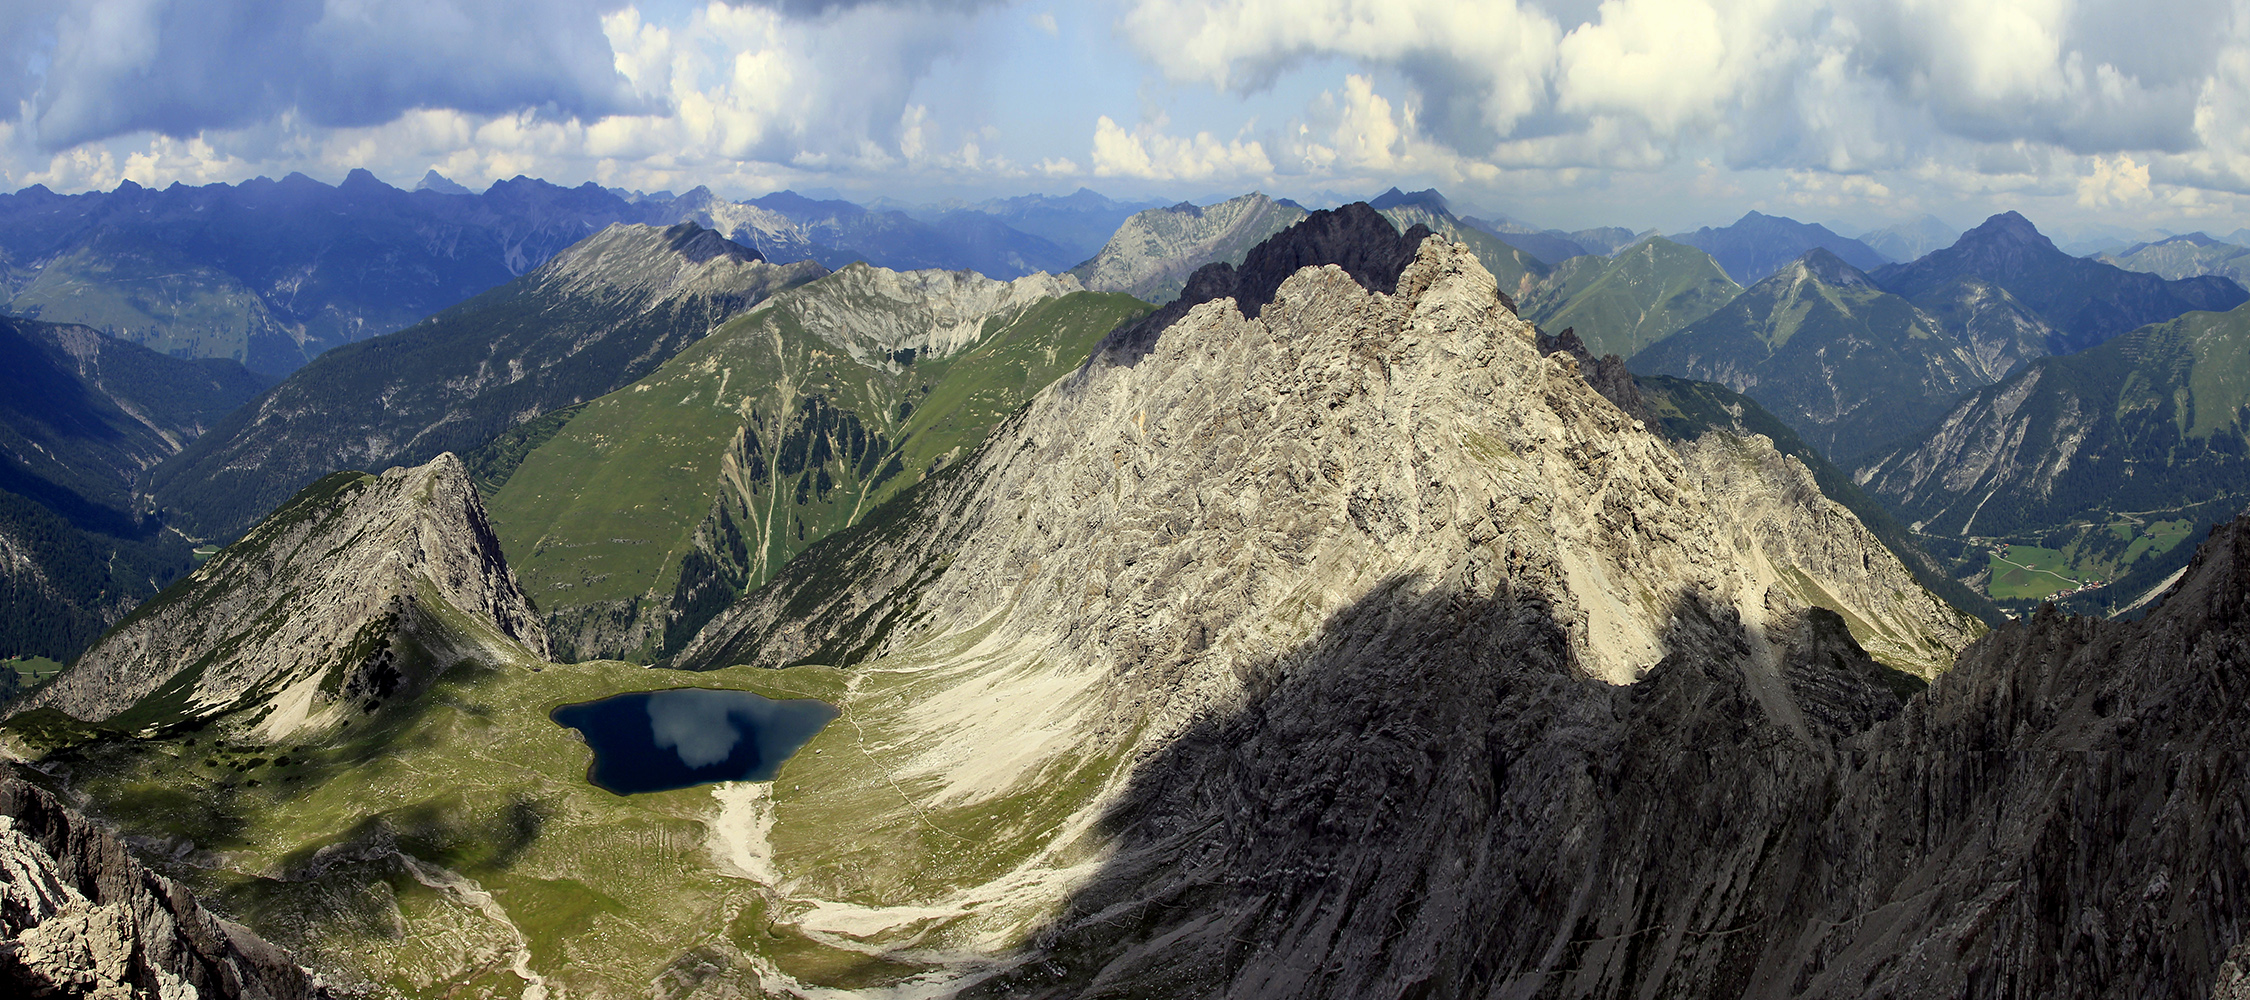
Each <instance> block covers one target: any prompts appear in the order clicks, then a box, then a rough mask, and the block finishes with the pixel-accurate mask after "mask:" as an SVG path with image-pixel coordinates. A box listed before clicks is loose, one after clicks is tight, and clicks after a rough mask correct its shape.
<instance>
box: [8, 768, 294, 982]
mask: <svg viewBox="0 0 2250 1000" xmlns="http://www.w3.org/2000/svg"><path fill="white" fill-rule="evenodd" d="M0 986H4V987H5V988H6V989H7V991H8V992H9V993H10V995H13V996H19V997H44V996H69V997H92V998H100V1000H131V998H137V997H150V998H162V1000H185V998H189V997H196V998H203V1000H299V998H306V997H314V996H325V995H326V993H325V991H324V990H322V989H321V988H320V987H319V986H318V985H317V984H316V983H315V981H314V980H313V978H312V976H310V975H309V974H307V973H306V972H305V970H304V969H302V968H299V967H298V966H297V964H296V963H295V962H293V961H291V960H290V959H289V956H288V955H286V954H284V953H283V952H282V951H281V950H280V949H278V948H275V947H274V946H272V945H270V944H267V943H266V942H265V941H264V940H262V939H260V938H259V937H258V936H257V935H256V934H253V933H251V932H250V931H249V930H248V929H247V928H244V927H241V926H239V925H236V924H230V923H227V922H225V921H222V920H219V919H217V918H216V917H213V916H212V915H211V914H210V913H208V912H206V911H205V910H204V909H203V908H202V907H201V906H199V905H197V904H196V901H195V897H194V896H192V895H189V894H188V892H187V890H185V889H183V888H181V887H179V886H178V885H175V884H174V883H173V882H172V881H171V880H170V879H167V878H165V877H163V876H161V875H158V874H156V873H154V872H151V871H149V870H148V869H146V868H143V867H141V865H140V863H139V862H136V861H134V860H133V859H132V857H131V856H130V855H128V854H127V853H126V852H125V847H124V845H123V844H120V843H119V842H118V841H117V839H116V838H114V837H112V836H110V835H109V834H108V833H106V832H104V831H102V830H101V829H100V828H99V827H96V826H94V825H93V824H92V823H91V822H89V821H88V820H87V819H86V817H84V816H82V815H79V814H78V813H76V812H74V811H72V810H71V809H69V808H68V807H66V806H64V805H63V804H62V803H60V802H58V801H56V799H55V798H54V796H52V795H49V794H48V793H47V792H45V791H43V790H41V789H40V788H38V787H37V786H34V785H32V784H30V783H29V782H26V781H24V780H22V779H20V778H17V777H14V776H12V775H11V776H5V777H0Z"/></svg>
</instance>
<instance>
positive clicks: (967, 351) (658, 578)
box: [492, 264, 1145, 662]
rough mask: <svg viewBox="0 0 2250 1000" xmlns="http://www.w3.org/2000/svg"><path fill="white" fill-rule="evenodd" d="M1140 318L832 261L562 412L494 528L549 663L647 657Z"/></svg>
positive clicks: (952, 452)
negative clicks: (551, 646) (541, 626)
mask: <svg viewBox="0 0 2250 1000" xmlns="http://www.w3.org/2000/svg"><path fill="white" fill-rule="evenodd" d="M1144 309H1145V307H1144V306H1143V305H1142V304H1141V303H1139V302H1137V301H1134V300H1132V299H1130V298H1129V297H1126V296H1123V295H1118V294H1115V293H1088V292H1086V291H1084V290H1083V289H1081V288H1080V286H1079V284H1078V280H1077V279H1076V278H1073V277H1071V276H1069V275H1048V274H1043V273H1042V274H1033V275H1027V276H1025V277H1021V278H1017V279H1015V280H1013V281H998V280H995V279H992V278H987V277H984V276H983V275H980V274H977V273H975V272H971V271H908V272H899V271H891V270H886V269H883V268H877V267H870V266H867V265H864V264H855V265H851V266H848V267H845V268H844V269H842V270H840V271H837V272H835V273H833V274H830V275H827V276H825V277H822V278H820V279H819V280H817V281H813V282H810V283H807V284H805V285H802V286H799V287H796V288H793V289H790V290H788V291H785V292H783V293H781V294H779V295H776V296H775V297H773V298H771V299H768V300H766V301H765V302H763V303H760V304H759V305H758V306H757V307H755V308H753V309H751V310H749V311H748V312H747V313H746V314H744V315H742V316H740V317H737V318H736V319H735V320H733V321H730V322H729V323H727V324H725V325H723V326H722V327H721V328H720V329H719V330H718V331H716V332H714V333H713V334H712V335H710V336H709V337H707V338H705V339H704V340H703V341H701V342H699V343H698V344H696V345H695V346H694V347H693V348H691V349H689V350H687V351H684V352H683V353H681V354H680V355H679V356H677V357H675V358H673V359H671V360H670V361H668V362H667V363H666V364H664V365H663V366H662V367H661V368H659V369H658V370H657V371H656V372H654V373H652V374H650V375H649V376H647V377H646V378H643V379H641V380H639V381H637V382H635V383H634V384H633V385H632V386H631V387H629V388H627V389H625V390H623V391H620V392H617V393H614V394H612V395H610V396H607V397H604V398H602V399H600V400H597V401H595V402H593V403H591V404H589V405H588V406H587V407H585V408H584V410H583V411H582V412H580V413H578V414H577V415H574V416H572V417H571V418H570V420H569V423H568V424H567V425H565V426H563V427H562V428H560V429H559V430H558V431H557V432H555V434H554V436H553V437H552V438H550V439H548V440H547V441H546V442H544V443H542V444H540V445H539V446H538V447H537V448H535V449H533V450H531V451H530V453H529V454H527V455H526V456H525V457H524V459H523V463H522V466H521V473H520V475H518V476H516V477H515V478H511V479H510V480H509V481H508V483H507V484H505V485H504V486H502V487H501V488H500V489H499V490H497V491H496V492H495V494H494V495H493V498H492V510H493V512H494V518H495V521H496V523H497V524H498V525H499V526H500V531H501V534H502V537H503V538H504V539H506V541H507V544H508V546H509V547H510V551H511V552H513V553H515V554H516V568H517V570H518V571H519V572H520V573H521V574H522V577H523V579H524V581H525V585H526V587H527V588H529V589H530V592H531V593H533V594H534V595H535V596H536V597H537V599H538V600H539V601H540V603H541V605H542V607H543V609H544V610H545V611H546V612H547V614H548V625H549V635H550V636H551V637H553V639H554V640H555V642H556V644H557V649H558V650H559V651H561V654H562V655H565V656H568V657H570V658H574V659H585V658H593V657H616V658H627V659H632V660H635V661H640V662H647V661H648V660H651V659H654V658H657V657H661V656H662V655H664V654H665V653H667V652H669V651H670V649H672V648H676V646H677V645H678V643H679V642H681V641H684V640H685V639H686V638H687V637H689V636H691V635H693V633H694V630H695V629H696V628H698V627H700V626H701V625H702V624H703V623H704V622H705V621H708V620H709V619H710V617H711V616H712V615H713V614H716V613H717V612H718V611H719V610H720V609H722V608H723V607H725V606H726V605H727V604H728V603H731V602H732V601H733V599H734V598H735V597H736V596H737V595H739V594H740V593H741V592H742V591H743V590H744V589H745V588H748V587H753V586H756V585H757V584H759V583H763V582H764V581H765V579H766V578H767V577H768V576H770V575H771V573H772V572H773V570H774V569H776V568H778V567H779V566H780V565H781V564H782V563H784V562H786V561H787V560H788V559H789V558H790V557H791V556H793V555H795V554H796V553H797V552H798V551H801V550H802V549H803V548H804V547H805V546H807V545H809V544H812V543H813V542H816V541H818V540H819V539H820V538H821V537H822V536H823V535H825V534H826V533H827V532H828V531H830V530H833V529H835V528H839V527H843V526H845V525H847V524H850V523H851V522H852V521H854V520H856V519H858V518H859V517H860V516H862V515H863V513H864V512H865V511H867V510H870V509H872V508H874V507H875V506H876V505H877V504H878V503H880V502H881V501H882V500H883V499H885V498H887V497H888V496H890V495H891V494H893V493H896V492H898V491H899V490H900V489H903V488H905V487H908V486H911V485H912V484H913V483H914V482H915V480H916V479H917V478H919V477H920V476H921V475H922V474H923V473H925V472H927V471H928V470H929V469H930V468H931V467H932V465H934V464H938V463H943V462H949V461H953V460H955V459H957V458H959V457H960V455H961V454H962V453H963V452H965V451H967V450H968V449H970V448H973V447H975V445H976V443H977V442H978V441H980V440H982V438H983V437H984V434H985V432H986V431H987V430H989V429H990V428H991V427H992V425H993V424H994V423H995V422H997V421H998V420H999V419H1000V418H1001V417H1003V416H1005V415H1006V414H1007V413H1008V412H1009V411H1012V410H1014V409H1015V408H1016V407H1017V406H1019V405H1021V404H1022V402H1023V401H1024V400H1026V399H1028V398H1030V396H1031V394H1032V393H1035V392H1037V391H1038V390H1039V389H1041V388H1043V387H1045V385H1046V384H1047V383H1048V382H1051V381H1053V380H1054V379H1055V378H1056V377H1059V376H1060V375H1061V374H1062V373H1064V372H1066V371H1068V370H1070V369H1071V368H1072V367H1075V366H1076V365H1077V364H1078V362H1079V361H1080V360H1082V359H1083V358H1084V357H1085V356H1086V352H1087V351H1088V350H1090V349H1091V348H1092V346H1093V344H1094V343H1095V341H1097V340H1098V339H1099V338H1100V337H1101V336H1102V335H1103V334H1106V333H1108V332H1109V331H1110V329H1111V328H1112V327H1114V326H1115V325H1116V324H1117V323H1119V322H1120V321H1123V320H1125V319H1127V318H1130V317H1133V316H1135V315H1137V314H1138V313H1140V312H1141V311H1143V310H1144ZM627 498H629V499H627Z"/></svg>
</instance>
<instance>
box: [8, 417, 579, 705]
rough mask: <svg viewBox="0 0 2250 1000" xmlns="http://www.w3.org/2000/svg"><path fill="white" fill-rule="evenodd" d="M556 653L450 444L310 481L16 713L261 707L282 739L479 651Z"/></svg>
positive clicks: (412, 689) (388, 696)
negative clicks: (419, 460) (404, 462)
mask: <svg viewBox="0 0 2250 1000" xmlns="http://www.w3.org/2000/svg"><path fill="white" fill-rule="evenodd" d="M547 652H548V647H547V636H546V632H545V629H544V627H543V626H542V625H541V624H540V621H539V618H538V615H537V614H536V613H535V612H534V611H532V609H531V605H530V602H529V601H527V600H525V598H524V595H523V591H522V590H521V588H519V587H518V586H517V583H516V577H515V573H514V572H513V571H511V570H510V569H509V567H508V563H507V559H506V557H505V556H503V555H502V553H501V550H500V541H499V538H498V537H497V536H496V535H495V534H494V533H493V530H492V525H491V523H490V521H489V520H488V519H487V518H486V515H485V510H484V503H483V501H482V500H481V499H480V498H479V497H478V496H477V491H476V487H475V486H473V485H471V484H470V482H469V476H468V472H467V470H466V469H464V468H463V466H462V464H461V461H460V459H458V458H456V457H454V456H453V455H452V454H451V453H450V452H448V453H446V454H442V455H439V456H438V457H437V458H435V459H433V460H431V461H430V462H428V463H426V464H424V465H421V466H417V467H414V468H395V469H391V470H389V471H387V472H385V473H383V474H382V475H380V476H373V475H368V474H366V473H362V472H338V473H335V474H332V475H330V476H328V477H327V478H324V479H322V480H320V481H319V482H317V483H314V484H313V485H311V486H309V487H306V488H305V490H304V491H303V492H301V493H299V494H297V496H296V497H295V498H294V499H292V500H291V501H290V502H288V503H287V504H284V505H282V507H281V509H279V510H277V511H275V512H274V513H273V514H271V515H269V516H268V517H267V518H266V519H265V520H263V521H261V522H259V524H258V526H257V527H255V528H253V529H252V530H251V531H250V533H249V534H248V535H247V536H245V537H244V538H243V539H242V540H241V541H239V542H236V543H234V544H233V545H230V546H227V547H226V548H225V549H223V550H221V551H220V552H219V553H218V554H217V555H215V556H212V557H211V559H210V561H208V562H206V563H204V564H203V566H201V567H200V568H198V569H197V570H196V571H195V572H193V573H191V574H189V575H188V576H186V577H185V578H183V579H181V580H180V581H179V582H177V583H175V584H173V585H172V586H171V587H168V588H166V589H165V590H164V592H163V593H161V594H158V595H157V596H156V597H154V598H152V599H150V600H149V601H148V602H147V603H145V604H143V605H141V607H140V608H138V609H136V610H135V611H134V612H133V613H132V614H131V615H129V616H127V617H126V619H125V620H124V621H123V622H120V623H119V624H118V626H117V627H116V628H115V629H113V630H112V631H111V632H110V633H109V634H108V635H107V636H105V637H103V639H102V641H101V642H100V643H98V644H96V645H95V646H94V648H93V649H91V650H88V651H87V653H86V654H85V655H84V656H82V657H80V658H79V659H78V660H77V661H76V662H74V663H72V664H71V666H70V668H69V669H68V670H66V671H64V672H63V674H62V675H61V676H59V677H57V678H56V679H55V680H54V681H52V682H50V683H49V684H48V685H47V686H46V687H43V688H41V689H40V690H39V691H37V692H35V693H34V694H33V695H32V696H30V697H28V698H26V699H24V700H23V701H22V702H20V703H19V704H18V705H16V706H15V707H14V710H13V712H11V714H15V713H20V712H25V711H31V710H34V709H39V708H52V709H58V710H60V711H62V712H64V713H66V714H68V715H71V716H73V717H75V718H79V719H83V720H86V721H90V722H100V721H110V722H111V723H112V724H113V725H122V726H127V727H131V728H139V727H142V726H156V725H163V724H167V723H170V722H175V721H183V720H187V719H193V718H202V717H212V716H218V715H222V714H226V713H230V712H237V711H247V712H249V713H250V719H251V728H252V729H253V730H254V731H255V733H256V735H257V736H259V737H262V738H264V739H267V740H279V739H283V738H285V737H287V736H288V735H290V734H292V733H295V732H298V731H301V730H306V729H320V728H324V727H327V726H331V725H334V724H336V723H339V722H344V721H346V720H349V719H352V718H355V717H357V716H359V715H362V714H365V713H368V712H373V711H375V710H376V709H378V708H380V707H382V706H383V705H384V704H386V703H388V702H391V701H394V700H398V699H403V698H410V697H412V696H413V695H414V694H416V693H418V692H419V691H420V690H421V689H422V688H423V687H425V686H426V685H427V684H428V683H429V682H430V681H431V680H432V679H434V678H435V677H436V675H437V674H439V673H441V672H443V671H445V670H448V669H451V668H452V667H454V666H455V665H456V664H459V663H461V662H463V661H475V662H480V663H484V664H487V665H505V664H513V663H516V662H519V661H525V660H529V661H531V662H537V660H538V659H541V658H544V657H545V656H546V655H547Z"/></svg>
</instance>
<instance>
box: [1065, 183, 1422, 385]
mask: <svg viewBox="0 0 2250 1000" xmlns="http://www.w3.org/2000/svg"><path fill="white" fill-rule="evenodd" d="M1429 236H1430V230H1429V228H1428V227H1426V226H1422V225H1420V224H1416V225H1415V226H1413V227H1411V228H1409V229H1408V230H1407V231H1406V232H1405V233H1400V232H1399V231H1398V229H1397V227H1395V226H1392V225H1391V222H1390V220H1388V219H1385V218H1383V216H1382V215H1381V214H1380V213H1378V212H1376V211H1375V209H1373V208H1372V207H1369V205H1368V204H1367V203H1366V202H1353V203H1352V204H1349V205H1345V206H1343V207H1342V208H1337V209H1332V210H1331V209H1324V210H1321V211H1318V212H1314V213H1312V214H1310V215H1307V216H1306V217H1305V218H1304V219H1302V220H1300V221H1298V222H1297V223H1296V224H1295V225H1292V226H1290V227H1289V228H1287V229H1285V230H1282V231H1281V232H1280V233H1278V234H1276V235H1274V236H1272V237H1270V238H1268V239H1267V240H1265V241H1264V242H1262V243H1259V244H1258V245H1257V246H1256V247H1253V248H1251V250H1250V252H1249V253H1248V254H1247V255H1245V256H1244V257H1243V260H1242V263H1241V265H1240V266H1236V265H1233V264H1229V263H1226V262H1224V261H1219V262H1215V263H1211V264H1205V265H1204V266H1202V267H1201V268H1198V269H1197V270H1196V272H1195V273H1194V274H1192V275H1189V276H1188V280H1187V284H1186V286H1185V287H1184V288H1182V289H1181V291H1180V297H1179V298H1178V299H1176V300H1174V301H1173V302H1172V303H1171V304H1169V305H1166V306H1165V307H1164V308H1162V309H1159V310H1157V311H1156V312H1154V313H1152V314H1150V315H1149V317H1148V318H1147V319H1144V320H1142V321H1141V322H1139V323H1136V324H1134V325H1132V326H1129V327H1126V328H1124V329H1121V330H1119V331H1117V332H1116V333H1114V334H1112V335H1111V336H1110V338H1109V340H1108V341H1105V342H1104V344H1103V347H1102V350H1104V351H1109V352H1131V351H1134V350H1137V349H1139V348H1141V347H1145V346H1146V345H1147V344H1149V343H1151V342H1152V341H1153V338H1154V337H1155V336H1156V335H1157V334H1159V333H1162V332H1163V330H1164V328H1166V327H1169V326H1171V325H1172V324H1173V323H1175V322H1177V321H1178V320H1179V319H1180V317H1182V316H1185V315H1187V313H1188V312H1189V311H1190V310H1192V309H1194V308H1195V307H1196V306H1199V305H1202V304H1203V303H1206V302H1212V301H1215V300H1218V299H1233V300H1234V303H1235V308H1236V309H1238V310H1240V311H1241V312H1242V314H1243V315H1244V316H1246V317H1250V318H1256V317H1257V316H1258V314H1259V313H1260V312H1261V311H1262V310H1264V309H1265V307H1266V306H1267V304H1269V303H1271V302H1272V301H1273V298H1274V295H1275V294H1276V293H1278V292H1279V290H1280V288H1281V285H1282V283H1283V282H1285V281H1287V280H1288V279H1289V278H1290V277H1292V276H1294V275H1295V274H1296V273H1297V271H1298V270H1299V269H1301V268H1306V267H1320V266H1323V265H1334V266H1336V267H1339V268H1342V269H1343V272H1344V273H1345V274H1346V275H1347V276H1349V277H1350V278H1351V279H1352V280H1353V281H1355V282H1357V283H1358V284H1359V286H1360V287H1361V288H1364V289H1366V290H1367V291H1370V292H1377V293H1381V294H1385V295H1388V294H1390V293H1391V292H1393V291H1394V290H1396V288H1397V287H1398V279H1399V275H1400V274H1401V273H1403V272H1404V271H1405V269H1406V266H1407V264H1408V263H1410V262H1412V261H1413V260H1414V256H1415V248H1417V247H1419V246H1421V244H1422V241H1423V240H1424V239H1426V238H1428V237H1429Z"/></svg>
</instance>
